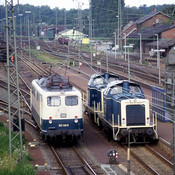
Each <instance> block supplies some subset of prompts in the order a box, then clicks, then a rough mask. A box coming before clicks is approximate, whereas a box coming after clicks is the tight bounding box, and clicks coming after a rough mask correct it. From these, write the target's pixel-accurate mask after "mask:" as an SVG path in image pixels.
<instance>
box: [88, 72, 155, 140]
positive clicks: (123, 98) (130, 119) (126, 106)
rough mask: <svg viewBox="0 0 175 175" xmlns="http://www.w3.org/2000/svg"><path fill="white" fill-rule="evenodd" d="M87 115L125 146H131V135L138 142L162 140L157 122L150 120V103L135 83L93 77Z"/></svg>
mask: <svg viewBox="0 0 175 175" xmlns="http://www.w3.org/2000/svg"><path fill="white" fill-rule="evenodd" d="M115 79H116V80H115ZM87 112H88V113H89V114H91V116H93V118H94V122H95V123H96V124H98V126H100V127H101V128H102V129H103V130H105V131H107V134H108V137H111V136H112V138H113V139H114V140H116V141H120V142H121V143H127V139H128V133H130V139H131V141H132V142H135V143H147V142H151V141H152V140H153V141H154V140H155V141H156V140H157V139H158V134H157V120H156V119H155V118H154V117H153V119H151V117H150V111H149V100H147V99H145V96H144V93H143V91H142V89H141V87H140V86H139V85H138V84H136V83H134V82H130V81H127V80H119V79H117V77H116V78H115V77H114V76H112V77H111V75H110V74H105V73H104V74H94V75H92V76H91V78H90V80H89V83H88V104H87Z"/></svg>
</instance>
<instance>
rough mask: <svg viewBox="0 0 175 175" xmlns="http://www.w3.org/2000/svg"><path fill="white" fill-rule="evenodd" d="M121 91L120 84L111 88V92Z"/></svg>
mask: <svg viewBox="0 0 175 175" xmlns="http://www.w3.org/2000/svg"><path fill="white" fill-rule="evenodd" d="M121 93H122V87H121V86H116V87H113V88H112V90H111V94H112V95H113V94H121Z"/></svg>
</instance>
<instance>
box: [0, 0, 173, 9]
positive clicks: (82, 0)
mask: <svg viewBox="0 0 175 175" xmlns="http://www.w3.org/2000/svg"><path fill="white" fill-rule="evenodd" d="M8 1H9V0H8ZM13 2H14V3H17V2H18V0H13ZM19 3H20V4H26V3H28V4H31V5H34V6H41V5H48V6H50V7H51V8H54V7H58V8H59V9H62V8H65V9H67V10H70V9H71V8H78V4H79V7H80V8H82V9H85V8H88V7H89V0H19ZM2 4H5V0H0V5H2ZM143 4H146V5H147V6H151V5H162V4H175V0H125V5H126V6H130V7H132V6H136V7H139V6H141V5H143Z"/></svg>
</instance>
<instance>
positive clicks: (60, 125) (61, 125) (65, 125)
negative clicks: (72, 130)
mask: <svg viewBox="0 0 175 175" xmlns="http://www.w3.org/2000/svg"><path fill="white" fill-rule="evenodd" d="M68 126H69V124H59V125H58V127H68Z"/></svg>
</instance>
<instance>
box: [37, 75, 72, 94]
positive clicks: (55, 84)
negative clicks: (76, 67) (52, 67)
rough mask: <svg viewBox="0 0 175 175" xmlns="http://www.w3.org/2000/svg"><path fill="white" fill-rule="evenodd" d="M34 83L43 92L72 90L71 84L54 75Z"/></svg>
mask: <svg viewBox="0 0 175 175" xmlns="http://www.w3.org/2000/svg"><path fill="white" fill-rule="evenodd" d="M35 81H36V83H37V84H38V85H39V86H40V87H41V88H42V89H45V90H48V91H52V90H68V89H69V90H70V89H72V84H71V83H70V82H69V81H68V80H67V79H65V78H64V77H62V76H59V75H56V76H55V75H54V76H49V77H42V78H40V79H36V80H35Z"/></svg>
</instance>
